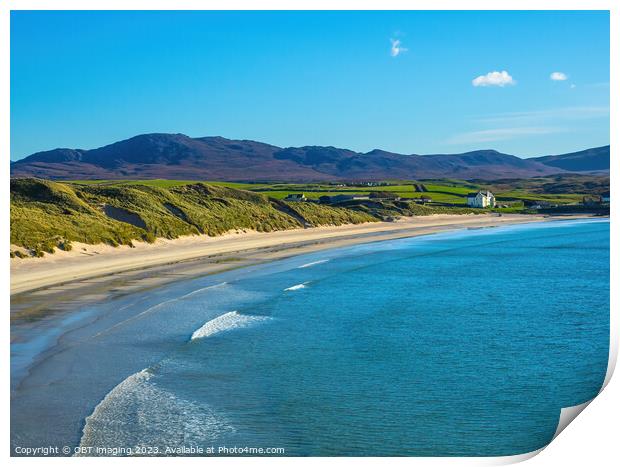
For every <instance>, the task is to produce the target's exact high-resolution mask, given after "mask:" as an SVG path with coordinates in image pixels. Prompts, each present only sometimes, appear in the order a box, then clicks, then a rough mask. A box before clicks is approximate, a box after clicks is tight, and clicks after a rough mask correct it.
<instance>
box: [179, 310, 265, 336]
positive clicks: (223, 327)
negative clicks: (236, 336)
mask: <svg viewBox="0 0 620 467" xmlns="http://www.w3.org/2000/svg"><path fill="white" fill-rule="evenodd" d="M267 319H269V317H268V316H257V315H242V314H240V313H238V312H236V311H230V312H228V313H225V314H223V315H222V316H218V317H217V318H213V319H212V320H211V321H207V322H206V323H205V324H203V325H202V326H201V327H200V328H199V329H196V330H195V331H194V333H193V334H192V337H191V339H190V340H192V341H193V340H194V339H202V338H204V337H208V336H212V335H213V334H217V333H219V332H223V331H230V330H231V329H238V328H246V327H248V326H251V325H252V324H253V323H255V322H257V321H265V320H267Z"/></svg>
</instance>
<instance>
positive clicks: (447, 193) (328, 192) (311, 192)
mask: <svg viewBox="0 0 620 467" xmlns="http://www.w3.org/2000/svg"><path fill="white" fill-rule="evenodd" d="M599 178H600V177H599ZM566 179H567V177H565V178H562V179H561V180H560V181H559V182H558V181H555V182H554V179H550V178H540V179H527V180H514V181H508V182H503V181H502V182H484V183H482V182H480V183H472V182H468V181H464V180H429V181H425V180H421V181H402V180H401V181H394V182H386V183H389V184H388V185H386V186H373V187H366V186H340V185H339V184H325V183H324V184H321V183H307V184H304V183H289V184H287V183H273V184H268V183H236V182H211V181H206V182H205V183H208V184H209V185H212V186H221V187H228V188H236V189H241V190H248V191H253V192H256V193H262V194H264V195H266V196H269V197H272V198H275V199H284V198H286V197H287V196H288V195H289V194H291V193H304V194H305V195H306V197H307V198H310V199H318V198H320V197H321V196H335V195H338V194H362V195H370V194H371V193H372V192H390V193H393V194H395V195H397V196H399V197H401V198H404V199H414V198H420V197H423V196H424V197H430V198H431V199H432V202H433V204H451V205H455V206H465V204H466V202H467V200H466V197H467V193H470V192H472V191H477V190H481V189H482V190H484V189H490V190H491V191H493V193H494V194H495V196H496V198H497V201H498V202H499V203H500V204H502V203H509V204H511V205H515V206H519V205H521V206H522V202H523V201H545V202H548V203H552V204H558V205H560V204H574V203H579V202H580V201H581V200H582V198H583V197H584V196H585V195H588V194H593V193H596V192H601V191H605V186H607V191H608V190H609V179H607V181H606V182H605V180H602V181H599V180H598V178H596V177H594V180H596V183H593V182H592V181H589V182H588V181H585V182H584V177H578V176H576V177H573V178H571V179H570V180H571V182H568V183H567V181H566ZM575 180H577V181H575ZM197 182H199V181H196V180H123V181H118V180H73V181H70V182H68V183H73V184H78V185H106V186H124V185H129V186H131V185H144V186H151V187H159V188H171V187H177V186H183V185H190V184H194V183H197ZM416 184H418V185H423V186H424V187H425V188H426V189H427V191H426V192H416V191H415V185H416ZM558 187H560V188H562V187H563V188H564V190H565V191H566V192H548V193H547V192H545V191H548V190H551V191H556V189H557V188H558ZM570 190H577V191H570ZM511 207H514V206H511Z"/></svg>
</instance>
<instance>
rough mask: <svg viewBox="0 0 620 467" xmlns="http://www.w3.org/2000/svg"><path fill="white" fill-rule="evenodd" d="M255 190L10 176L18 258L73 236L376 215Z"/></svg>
mask: <svg viewBox="0 0 620 467" xmlns="http://www.w3.org/2000/svg"><path fill="white" fill-rule="evenodd" d="M301 204H302V203H286V202H284V201H277V200H274V199H270V198H269V197H268V196H266V195H263V194H260V193H253V192H250V191H245V190H240V189H235V188H230V187H226V186H214V185H209V184H204V183H190V184H185V185H178V186H169V187H160V186H148V185H146V184H145V185H139V184H136V185H121V184H119V185H92V184H90V185H87V184H75V183H71V184H68V183H59V182H52V181H48V180H41V179H35V178H23V179H12V180H11V244H12V245H15V246H17V247H20V248H19V249H14V250H12V251H11V256H24V255H34V256H42V255H43V253H44V252H48V253H52V252H54V250H55V249H56V248H60V249H64V250H70V249H71V243H72V242H82V243H88V244H98V243H105V244H109V245H113V246H117V245H132V241H136V240H137V241H147V242H153V241H154V240H155V239H156V238H157V237H164V238H177V237H179V236H181V235H191V234H207V235H211V236H215V235H220V234H223V233H225V232H228V231H231V230H237V229H248V230H256V231H259V232H269V231H272V230H285V229H293V228H299V227H308V226H320V225H340V224H346V223H354V224H357V223H362V222H372V221H377V220H378V218H377V217H376V216H373V215H371V214H369V213H366V212H362V211H356V210H353V209H347V208H337V207H328V206H321V205H318V204H312V205H310V204H308V205H305V204H304V205H303V206H302V205H301Z"/></svg>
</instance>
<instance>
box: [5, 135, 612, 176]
mask: <svg viewBox="0 0 620 467" xmlns="http://www.w3.org/2000/svg"><path fill="white" fill-rule="evenodd" d="M598 172H600V173H608V172H609V146H602V147H598V148H592V149H587V150H584V151H579V152H574V153H570V154H563V155H550V156H542V157H534V158H528V159H522V158H519V157H516V156H513V155H509V154H502V153H500V152H497V151H494V150H479V151H471V152H466V153H462V154H430V155H416V154H411V155H404V154H397V153H393V152H388V151H383V150H380V149H374V150H372V151H370V152H367V153H359V152H355V151H351V150H349V149H339V148H335V147H331V146H327V147H326V146H304V147H299V148H295V147H290V148H281V147H277V146H273V145H270V144H265V143H260V142H257V141H249V140H230V139H226V138H222V137H219V136H215V137H203V138H191V137H189V136H186V135H183V134H166V133H153V134H144V135H138V136H135V137H133V138H130V139H127V140H123V141H119V142H116V143H113V144H109V145H107V146H103V147H100V148H97V149H91V150H83V149H66V148H59V149H53V150H50V151H43V152H37V153H35V154H32V155H30V156H28V157H26V158H24V159H21V160H19V161H16V162H12V163H11V176H12V177H39V178H47V179H64V180H72V179H73V180H79V179H152V178H164V179H189V180H228V181H288V182H309V181H340V180H341V181H345V180H349V181H359V180H382V179H425V178H460V179H473V178H475V179H486V180H493V179H501V178H528V177H536V176H545V175H553V174H561V173H598Z"/></svg>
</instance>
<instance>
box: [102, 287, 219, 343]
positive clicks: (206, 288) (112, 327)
mask: <svg viewBox="0 0 620 467" xmlns="http://www.w3.org/2000/svg"><path fill="white" fill-rule="evenodd" d="M225 285H228V283H227V282H222V283H220V284H215V285H210V286H208V287H202V288H200V289H197V290H194V291H192V292H189V293H186V294H185V295H181V296H180V297H175V298H171V299H169V300H165V301H163V302H160V303H157V304H155V305H153V306H150V307H149V308H147V309H146V310H144V311H141V312H140V313H138V314H137V315H134V316H132V317H131V318H127V319H125V320H123V321H120V322H118V323H116V324H114V325H113V326H110V327H109V328H107V329H104V330H103V331H99V332H98V333H97V334H95V335H94V336H93V338H95V337H99V336H102V335H104V334H107V333H108V332H110V331H113V330H114V329H117V328H119V327H122V326H124V325H126V324H129V323H132V322H134V321H136V320H138V319H140V318H143V317H144V316H146V315H148V314H151V313H153V312H154V311H156V310H159V309H160V308H162V307H165V306H166V305H170V304H171V303H175V302H178V301H180V300H183V299H185V298H187V297H191V296H192V295H196V294H198V293H200V292H204V291H205V290H209V289H215V288H219V287H223V286H225Z"/></svg>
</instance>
